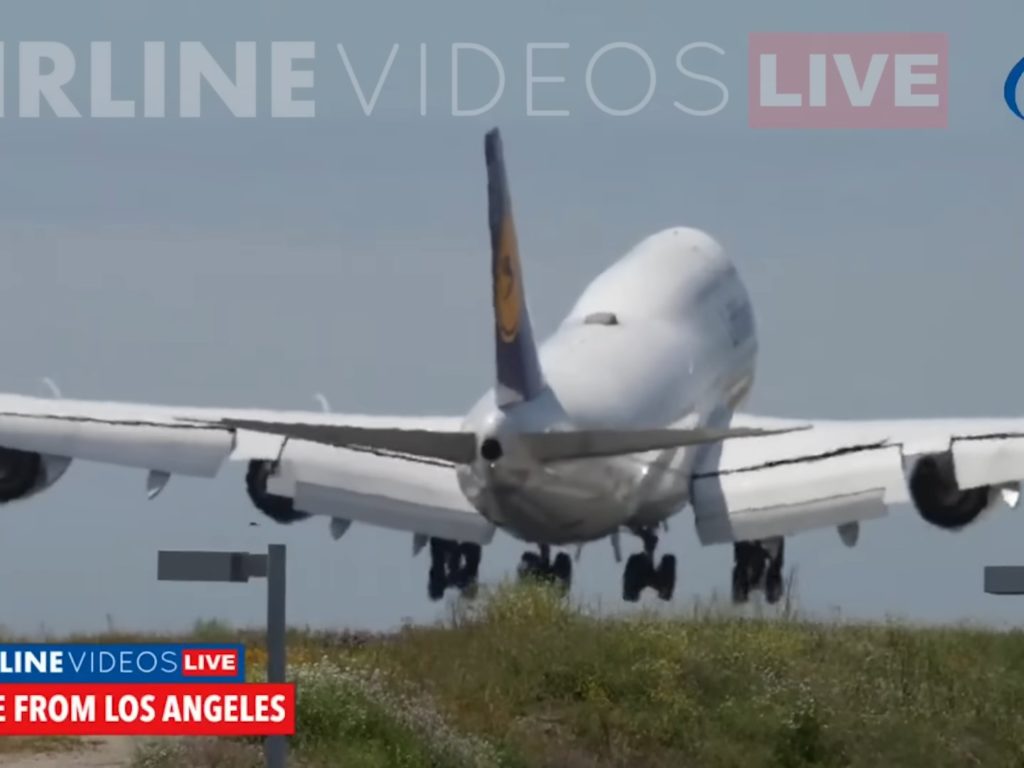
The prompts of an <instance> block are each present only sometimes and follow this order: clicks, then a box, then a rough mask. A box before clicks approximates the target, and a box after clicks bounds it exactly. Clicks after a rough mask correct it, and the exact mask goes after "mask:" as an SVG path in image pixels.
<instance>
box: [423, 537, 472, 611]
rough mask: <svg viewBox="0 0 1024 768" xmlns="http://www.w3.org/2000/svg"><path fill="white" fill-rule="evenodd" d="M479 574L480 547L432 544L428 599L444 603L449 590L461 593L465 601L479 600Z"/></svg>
mask: <svg viewBox="0 0 1024 768" xmlns="http://www.w3.org/2000/svg"><path fill="white" fill-rule="evenodd" d="M479 571H480V545H479V544H468V543H462V544H460V543H459V542H457V541H448V540H447V539H431V540H430V574H429V576H428V577H427V595H428V596H429V597H430V599H431V600H435V601H436V600H440V599H441V598H442V597H444V593H445V591H446V590H447V589H448V588H449V587H454V588H455V589H458V590H459V591H460V592H461V593H462V596H463V597H466V598H469V599H472V598H474V597H476V594H477V587H478V583H477V578H478V575H479Z"/></svg>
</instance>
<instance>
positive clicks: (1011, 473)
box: [953, 435, 1024, 488]
mask: <svg viewBox="0 0 1024 768" xmlns="http://www.w3.org/2000/svg"><path fill="white" fill-rule="evenodd" d="M953 466H954V467H955V468H956V482H957V486H958V487H960V488H980V487H982V486H985V485H1002V484H1004V483H1015V482H1018V481H1020V480H1024V436H1020V435H993V436H986V437H977V438H962V437H959V438H956V439H955V440H954V441H953Z"/></svg>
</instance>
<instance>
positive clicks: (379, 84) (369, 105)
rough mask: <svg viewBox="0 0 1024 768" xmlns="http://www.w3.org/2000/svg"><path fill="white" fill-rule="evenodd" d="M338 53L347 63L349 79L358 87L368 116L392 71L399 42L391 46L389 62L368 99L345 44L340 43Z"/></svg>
mask: <svg viewBox="0 0 1024 768" xmlns="http://www.w3.org/2000/svg"><path fill="white" fill-rule="evenodd" d="M338 53H339V54H340V55H341V60H342V62H344V64H345V71H346V72H348V79H349V80H350V81H351V82H352V87H353V88H355V89H356V96H358V97H359V104H360V106H361V107H362V108H363V114H364V115H366V116H367V117H369V116H370V114H371V113H372V112H373V109H374V106H375V105H376V104H377V98H378V97H379V96H380V91H381V88H383V87H384V81H385V80H387V79H388V75H389V74H390V73H391V65H392V64H394V63H395V56H397V55H398V43H395V44H394V45H393V46H391V53H390V54H389V55H388V60H387V63H386V64H385V65H384V71H383V72H381V73H380V77H379V78H377V85H376V86H375V87H374V89H373V95H372V96H371V97H370V100H369V101H367V100H366V95H365V94H364V93H363V89H362V87H361V86H360V85H359V80H358V78H357V77H356V73H355V71H354V70H353V69H352V62H351V61H349V58H348V53H347V52H346V51H345V46H344V45H342V44H341V43H338Z"/></svg>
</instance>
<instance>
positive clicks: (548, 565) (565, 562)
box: [518, 544, 572, 593]
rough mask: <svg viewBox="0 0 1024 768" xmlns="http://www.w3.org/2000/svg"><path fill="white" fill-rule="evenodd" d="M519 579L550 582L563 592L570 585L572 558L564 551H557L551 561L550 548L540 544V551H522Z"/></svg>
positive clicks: (566, 591) (567, 590)
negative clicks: (553, 559)
mask: <svg viewBox="0 0 1024 768" xmlns="http://www.w3.org/2000/svg"><path fill="white" fill-rule="evenodd" d="M518 575H519V580H520V581H541V582H550V583H553V584H555V585H557V586H558V588H559V589H560V590H561V591H562V592H563V593H568V592H569V589H570V587H572V559H571V558H570V557H569V555H567V554H566V553H565V552H559V553H558V554H557V555H556V556H555V561H554V562H553V563H552V562H551V548H550V547H549V546H547V545H546V544H545V545H542V546H541V548H540V552H524V553H523V556H522V558H521V559H520V561H519V568H518Z"/></svg>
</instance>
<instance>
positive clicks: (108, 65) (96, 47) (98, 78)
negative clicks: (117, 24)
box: [89, 42, 135, 117]
mask: <svg viewBox="0 0 1024 768" xmlns="http://www.w3.org/2000/svg"><path fill="white" fill-rule="evenodd" d="M90 52H91V67H90V70H89V81H90V85H91V90H92V94H91V96H92V112H91V114H92V116H93V117H135V102H134V101H132V100H131V99H114V96H113V90H114V71H113V62H112V60H113V53H112V50H111V45H110V43H109V42H95V43H93V44H92V45H91V46H90Z"/></svg>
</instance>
